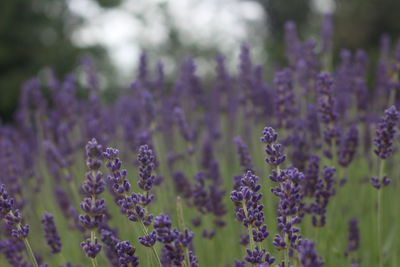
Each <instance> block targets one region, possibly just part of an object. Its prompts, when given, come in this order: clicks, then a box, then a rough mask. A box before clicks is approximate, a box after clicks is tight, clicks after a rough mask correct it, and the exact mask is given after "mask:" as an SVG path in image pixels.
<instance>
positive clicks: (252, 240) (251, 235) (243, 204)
mask: <svg viewBox="0 0 400 267" xmlns="http://www.w3.org/2000/svg"><path fill="white" fill-rule="evenodd" d="M242 207H243V211H244V215H245V216H246V218H247V216H248V212H247V207H246V203H244V201H243V202H242ZM251 230H252V227H251V225H247V231H248V233H249V240H250V249H251V250H254V239H253V233H252V232H251Z"/></svg>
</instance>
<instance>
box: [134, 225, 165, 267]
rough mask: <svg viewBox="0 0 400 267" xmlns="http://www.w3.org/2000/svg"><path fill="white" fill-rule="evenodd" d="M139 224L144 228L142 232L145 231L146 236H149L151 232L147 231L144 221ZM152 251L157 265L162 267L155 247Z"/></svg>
mask: <svg viewBox="0 0 400 267" xmlns="http://www.w3.org/2000/svg"><path fill="white" fill-rule="evenodd" d="M139 222H140V225H141V226H142V231H143V233H144V234H145V235H148V234H149V231H148V230H147V227H146V225H144V223H143V222H142V220H139ZM151 251H152V252H153V254H154V257H155V258H156V261H157V265H158V266H160V267H161V266H162V264H161V260H160V257H159V256H158V253H157V251H156V249H155V248H154V246H152V247H151Z"/></svg>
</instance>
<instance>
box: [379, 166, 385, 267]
mask: <svg viewBox="0 0 400 267" xmlns="http://www.w3.org/2000/svg"><path fill="white" fill-rule="evenodd" d="M384 168H385V160H383V159H381V160H380V164H379V177H378V179H379V183H380V184H381V187H380V188H378V218H377V220H378V221H377V227H378V229H377V231H378V263H379V267H383V257H382V256H383V255H382V177H383V175H384Z"/></svg>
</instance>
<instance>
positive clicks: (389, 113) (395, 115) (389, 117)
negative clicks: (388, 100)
mask: <svg viewBox="0 0 400 267" xmlns="http://www.w3.org/2000/svg"><path fill="white" fill-rule="evenodd" d="M398 121H399V112H398V111H397V109H396V107H395V106H391V107H390V108H388V109H386V110H385V114H384V116H383V117H382V119H381V121H380V122H379V123H378V126H377V128H376V137H375V139H374V145H375V149H374V152H375V154H376V155H377V156H378V157H379V158H381V159H387V158H388V157H390V156H391V155H392V153H393V139H394V136H395V134H396V126H397V123H398Z"/></svg>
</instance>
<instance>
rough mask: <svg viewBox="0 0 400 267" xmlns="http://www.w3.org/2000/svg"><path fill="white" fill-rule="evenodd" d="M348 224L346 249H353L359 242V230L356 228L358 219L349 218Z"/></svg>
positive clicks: (356, 247)
mask: <svg viewBox="0 0 400 267" xmlns="http://www.w3.org/2000/svg"><path fill="white" fill-rule="evenodd" d="M348 225H349V236H348V243H347V251H348V252H351V251H355V250H357V249H358V247H359V243H360V230H359V228H358V221H357V219H354V218H353V219H351V220H350V221H349V223H348Z"/></svg>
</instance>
